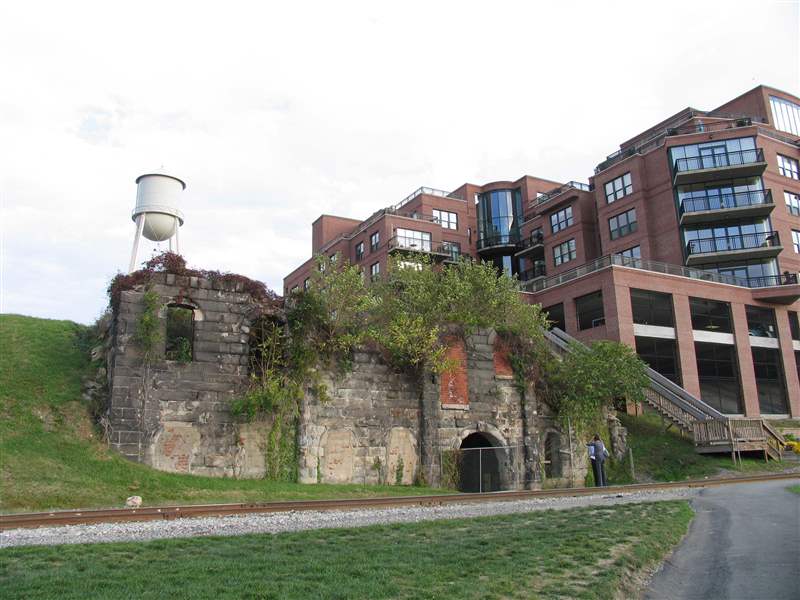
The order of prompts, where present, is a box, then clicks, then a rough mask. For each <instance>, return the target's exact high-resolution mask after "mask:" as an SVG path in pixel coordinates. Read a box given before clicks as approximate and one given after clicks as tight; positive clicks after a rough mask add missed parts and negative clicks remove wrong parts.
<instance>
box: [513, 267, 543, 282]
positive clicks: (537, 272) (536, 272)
mask: <svg viewBox="0 0 800 600" xmlns="http://www.w3.org/2000/svg"><path fill="white" fill-rule="evenodd" d="M539 277H547V268H546V266H545V264H544V263H536V264H535V265H533V267H532V268H530V269H527V270H526V271H521V272H520V274H519V280H520V281H531V280H533V279H538V278H539Z"/></svg>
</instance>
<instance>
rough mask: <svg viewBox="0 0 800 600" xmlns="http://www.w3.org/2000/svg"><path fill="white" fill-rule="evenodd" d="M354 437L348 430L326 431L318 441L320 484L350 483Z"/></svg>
mask: <svg viewBox="0 0 800 600" xmlns="http://www.w3.org/2000/svg"><path fill="white" fill-rule="evenodd" d="M355 450H356V436H355V434H354V433H353V431H352V430H350V429H328V430H327V431H326V432H325V433H324V434H323V435H322V438H320V441H319V453H318V456H319V469H320V483H352V482H353V472H354V467H355V454H356V452H355Z"/></svg>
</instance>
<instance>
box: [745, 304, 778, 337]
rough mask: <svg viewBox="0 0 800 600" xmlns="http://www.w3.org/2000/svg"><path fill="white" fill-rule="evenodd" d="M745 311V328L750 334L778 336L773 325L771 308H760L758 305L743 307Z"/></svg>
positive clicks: (773, 319) (773, 317) (773, 318)
mask: <svg viewBox="0 0 800 600" xmlns="http://www.w3.org/2000/svg"><path fill="white" fill-rule="evenodd" d="M744 308H745V312H746V313H747V328H748V329H749V330H750V335H752V336H756V337H770V338H775V337H778V330H777V328H776V327H775V311H774V310H772V309H771V308H761V307H760V306H750V305H749V304H747V305H746V306H745V307H744Z"/></svg>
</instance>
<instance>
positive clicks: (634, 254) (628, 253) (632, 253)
mask: <svg viewBox="0 0 800 600" xmlns="http://www.w3.org/2000/svg"><path fill="white" fill-rule="evenodd" d="M617 256H621V257H623V258H642V247H641V246H634V247H633V248H628V249H627V250H623V251H622V252H617Z"/></svg>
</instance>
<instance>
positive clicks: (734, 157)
mask: <svg viewBox="0 0 800 600" xmlns="http://www.w3.org/2000/svg"><path fill="white" fill-rule="evenodd" d="M755 148H756V140H755V138H752V137H744V138H732V139H728V140H714V141H711V142H703V143H701V144H688V145H686V146H673V147H672V148H670V149H669V154H670V158H671V161H672V164H673V165H675V164H676V162H677V161H679V160H681V159H688V160H681V162H680V163H678V165H677V167H678V169H679V170H681V171H692V170H695V169H711V168H714V167H723V166H727V165H729V164H730V165H740V164H747V163H751V162H755V160H756V158H757V156H756V152H755Z"/></svg>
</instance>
